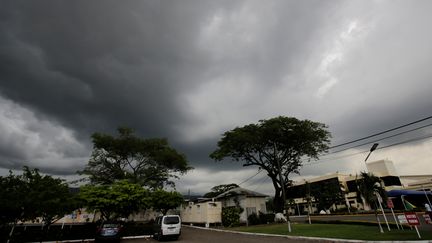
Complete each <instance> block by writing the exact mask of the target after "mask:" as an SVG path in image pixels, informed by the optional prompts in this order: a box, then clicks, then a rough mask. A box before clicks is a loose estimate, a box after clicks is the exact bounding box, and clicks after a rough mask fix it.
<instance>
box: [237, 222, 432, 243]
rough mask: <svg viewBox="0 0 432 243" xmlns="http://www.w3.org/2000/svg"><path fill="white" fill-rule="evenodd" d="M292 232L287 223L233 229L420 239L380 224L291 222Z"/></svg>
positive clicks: (428, 235)
mask: <svg viewBox="0 0 432 243" xmlns="http://www.w3.org/2000/svg"><path fill="white" fill-rule="evenodd" d="M291 228H292V232H291V233H288V227H287V225H286V224H270V225H256V226H249V227H236V228H233V229H232V230H234V231H241V232H251V233H265V234H277V235H291V236H307V237H324V238H336V239H355V240H384V241H385V240H398V241H404V240H419V238H418V236H417V233H416V231H415V230H414V228H413V230H410V229H405V230H398V229H392V230H391V231H390V232H389V231H388V230H387V228H386V227H383V229H384V233H380V232H379V228H378V226H365V225H347V224H311V225H309V224H291ZM420 235H421V237H422V238H421V240H432V232H430V231H420Z"/></svg>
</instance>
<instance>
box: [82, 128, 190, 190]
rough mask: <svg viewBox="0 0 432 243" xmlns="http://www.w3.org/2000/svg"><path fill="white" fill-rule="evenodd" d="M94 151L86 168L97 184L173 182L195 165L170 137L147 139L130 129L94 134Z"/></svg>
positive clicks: (158, 185) (85, 170)
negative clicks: (189, 161) (170, 141)
mask: <svg viewBox="0 0 432 243" xmlns="http://www.w3.org/2000/svg"><path fill="white" fill-rule="evenodd" d="M92 139H93V153H92V155H91V158H90V160H89V162H88V164H87V166H86V167H85V169H84V170H83V171H79V173H80V174H85V175H88V176H89V177H90V180H91V182H92V183H94V184H106V185H108V184H112V183H113V182H115V181H117V180H128V181H130V182H132V183H137V184H140V185H142V186H146V187H148V188H153V189H154V188H162V187H163V186H164V185H173V182H172V181H170V178H173V177H176V173H180V174H182V173H186V172H187V171H188V170H190V169H192V167H190V166H188V161H187V159H186V156H185V155H184V154H181V153H179V152H177V151H176V150H175V149H174V148H172V147H170V145H169V144H168V141H167V139H161V138H152V139H143V138H139V137H137V136H135V135H134V133H133V130H132V129H130V128H125V127H121V128H118V136H117V137H114V136H111V135H108V134H102V133H94V134H93V135H92Z"/></svg>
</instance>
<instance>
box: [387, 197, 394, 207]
mask: <svg viewBox="0 0 432 243" xmlns="http://www.w3.org/2000/svg"><path fill="white" fill-rule="evenodd" d="M387 207H388V208H394V205H393V201H392V200H391V199H390V198H389V199H387Z"/></svg>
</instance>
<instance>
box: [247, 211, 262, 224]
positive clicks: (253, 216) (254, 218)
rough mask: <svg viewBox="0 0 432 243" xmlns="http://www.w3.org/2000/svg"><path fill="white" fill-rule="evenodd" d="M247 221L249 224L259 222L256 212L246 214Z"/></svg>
mask: <svg viewBox="0 0 432 243" xmlns="http://www.w3.org/2000/svg"><path fill="white" fill-rule="evenodd" d="M248 223H249V225H257V224H260V223H261V222H260V219H259V218H258V215H257V214H256V213H252V214H251V215H249V216H248Z"/></svg>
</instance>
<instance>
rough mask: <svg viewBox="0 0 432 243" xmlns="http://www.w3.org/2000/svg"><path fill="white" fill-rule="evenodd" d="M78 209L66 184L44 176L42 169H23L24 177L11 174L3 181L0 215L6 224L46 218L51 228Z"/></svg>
mask: <svg viewBox="0 0 432 243" xmlns="http://www.w3.org/2000/svg"><path fill="white" fill-rule="evenodd" d="M77 207H78V204H77V201H76V200H75V198H74V196H73V195H72V194H71V193H70V192H69V188H68V185H67V184H66V183H64V181H63V180H61V179H58V178H53V177H51V176H49V175H41V174H40V173H39V170H38V169H30V168H29V167H26V166H25V167H24V168H23V174H22V175H14V174H13V173H12V172H10V174H9V176H7V177H0V213H1V216H0V218H1V221H2V222H3V223H12V222H17V221H18V220H34V219H36V218H38V217H41V218H42V221H43V223H44V224H45V225H50V224H52V223H53V222H55V221H56V220H58V219H60V218H62V217H63V216H64V215H65V214H67V213H69V212H71V211H73V210H74V209H76V208H77Z"/></svg>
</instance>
